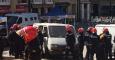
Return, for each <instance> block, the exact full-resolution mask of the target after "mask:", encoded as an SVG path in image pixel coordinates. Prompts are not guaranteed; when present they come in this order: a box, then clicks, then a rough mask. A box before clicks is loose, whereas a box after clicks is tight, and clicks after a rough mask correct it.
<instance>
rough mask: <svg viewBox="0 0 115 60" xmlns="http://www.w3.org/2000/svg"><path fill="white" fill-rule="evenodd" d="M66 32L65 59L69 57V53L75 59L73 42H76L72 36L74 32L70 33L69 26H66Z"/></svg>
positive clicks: (70, 27) (70, 28)
mask: <svg viewBox="0 0 115 60" xmlns="http://www.w3.org/2000/svg"><path fill="white" fill-rule="evenodd" d="M66 31H67V34H66V37H65V38H66V43H67V47H66V53H65V55H66V57H65V58H67V56H68V55H69V53H70V52H71V53H72V56H73V59H75V49H74V48H75V42H76V39H75V35H74V32H73V31H72V26H71V25H67V26H66Z"/></svg>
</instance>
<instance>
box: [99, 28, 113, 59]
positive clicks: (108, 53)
mask: <svg viewBox="0 0 115 60" xmlns="http://www.w3.org/2000/svg"><path fill="white" fill-rule="evenodd" d="M111 37H112V35H111V34H110V33H109V30H108V28H103V33H102V34H100V40H101V41H103V43H104V46H103V47H104V52H103V53H105V54H104V58H105V60H108V57H109V59H110V60H112V43H111Z"/></svg>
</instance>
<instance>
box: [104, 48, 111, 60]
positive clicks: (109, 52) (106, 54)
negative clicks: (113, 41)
mask: <svg viewBox="0 0 115 60" xmlns="http://www.w3.org/2000/svg"><path fill="white" fill-rule="evenodd" d="M108 57H109V59H110V60H112V48H111V47H109V48H105V58H106V60H108Z"/></svg>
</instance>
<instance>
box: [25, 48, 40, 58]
mask: <svg viewBox="0 0 115 60" xmlns="http://www.w3.org/2000/svg"><path fill="white" fill-rule="evenodd" d="M25 60H41V50H40V49H39V48H37V49H30V48H26V50H25Z"/></svg>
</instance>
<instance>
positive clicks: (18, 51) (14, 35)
mask: <svg viewBox="0 0 115 60" xmlns="http://www.w3.org/2000/svg"><path fill="white" fill-rule="evenodd" d="M12 29H13V30H12V31H11V32H10V33H9V35H8V41H9V44H10V51H9V53H10V54H13V55H14V56H15V58H16V59H17V58H22V57H23V51H24V45H25V43H24V40H23V38H22V37H21V36H20V35H19V34H18V32H17V30H19V29H20V26H19V25H18V24H14V25H13V26H12Z"/></svg>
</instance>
